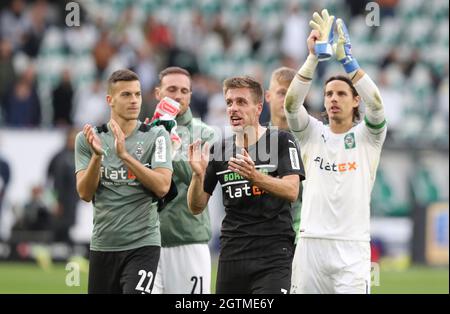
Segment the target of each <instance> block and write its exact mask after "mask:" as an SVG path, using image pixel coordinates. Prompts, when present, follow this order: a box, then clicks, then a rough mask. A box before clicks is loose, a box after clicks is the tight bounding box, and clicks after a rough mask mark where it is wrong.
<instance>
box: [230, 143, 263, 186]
mask: <svg viewBox="0 0 450 314" xmlns="http://www.w3.org/2000/svg"><path fill="white" fill-rule="evenodd" d="M241 152H242V154H236V158H233V157H231V158H230V161H229V162H228V169H229V170H231V171H234V172H236V173H237V174H239V175H241V176H243V177H244V178H246V179H248V180H249V181H254V180H255V177H256V175H257V171H256V168H255V162H254V161H253V160H252V158H251V157H250V155H249V154H248V152H247V151H246V150H245V149H244V148H243V149H242V151H241Z"/></svg>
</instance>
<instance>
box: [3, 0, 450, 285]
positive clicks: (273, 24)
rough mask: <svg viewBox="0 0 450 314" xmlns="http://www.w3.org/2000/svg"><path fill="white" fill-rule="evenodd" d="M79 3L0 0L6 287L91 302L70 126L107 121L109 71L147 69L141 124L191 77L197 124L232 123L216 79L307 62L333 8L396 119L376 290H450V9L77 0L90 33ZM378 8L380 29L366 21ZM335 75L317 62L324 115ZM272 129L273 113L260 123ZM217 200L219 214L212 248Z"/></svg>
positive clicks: (392, 2) (376, 198) (376, 240)
mask: <svg viewBox="0 0 450 314" xmlns="http://www.w3.org/2000/svg"><path fill="white" fill-rule="evenodd" d="M69 2H70V1H51V0H36V1H25V0H8V1H2V2H1V3H0V105H1V110H0V156H1V157H0V160H3V161H4V162H3V163H1V162H0V209H1V210H0V293H85V292H86V287H87V282H86V272H85V271H86V267H87V265H86V264H85V262H84V261H83V260H82V259H81V258H80V257H82V256H86V254H87V248H88V242H89V237H90V231H91V227H92V209H91V205H90V204H87V203H84V202H82V201H79V200H78V199H76V195H75V194H74V193H73V191H74V188H73V184H74V181H73V180H74V179H73V175H72V174H73V164H72V163H71V160H72V158H73V151H72V149H71V140H70V139H71V137H70V134H71V132H70V130H72V129H77V128H79V127H80V126H82V125H83V124H84V123H91V124H94V125H96V124H101V123H103V122H104V121H106V120H107V119H108V116H109V111H108V107H107V106H106V104H105V102H104V95H105V90H104V85H103V82H104V80H105V79H106V78H107V77H108V75H109V74H110V73H111V72H112V71H114V70H115V69H118V68H124V67H126V68H131V69H133V70H135V71H136V72H137V73H138V74H139V75H140V78H141V83H142V88H143V93H144V106H143V107H144V108H143V112H142V115H141V117H142V118H145V117H148V116H151V115H152V113H153V109H154V106H155V99H154V97H153V88H154V85H155V83H156V81H157V74H158V72H159V71H160V70H161V69H163V68H164V67H166V66H169V65H178V66H182V67H185V68H187V69H189V71H190V72H191V73H192V74H193V98H192V104H191V107H192V110H193V112H194V114H195V115H196V116H199V117H201V118H202V119H203V120H204V121H206V122H207V123H209V124H211V125H216V126H221V125H225V124H226V123H227V122H226V120H225V104H224V101H223V99H222V94H221V81H222V80H223V79H224V78H225V77H228V76H231V75H238V74H249V75H252V76H254V77H256V78H258V79H259V80H260V81H261V83H263V84H264V86H266V87H267V84H268V79H269V76H270V73H271V71H272V70H273V69H275V68H277V67H279V66H281V65H286V66H290V67H293V68H298V67H299V65H300V64H301V62H303V60H304V59H305V57H306V54H307V50H306V47H305V41H306V37H307V35H308V33H309V27H308V21H309V19H310V16H311V15H312V13H313V12H314V11H319V10H321V9H322V8H327V9H328V10H329V11H330V12H332V14H334V15H336V16H339V17H341V18H343V19H344V21H346V22H347V25H348V26H349V30H350V34H351V37H352V43H353V47H354V48H353V50H354V55H355V56H356V57H357V59H358V61H359V63H360V64H361V66H362V67H363V68H364V69H365V70H366V72H368V73H369V74H370V76H371V77H372V78H373V79H374V81H375V82H376V83H377V84H378V86H379V88H380V91H381V94H382V96H383V99H384V103H385V109H386V115H387V120H388V123H389V132H388V137H387V140H386V143H385V146H384V150H383V153H382V158H381V164H380V167H379V172H378V176H377V181H376V184H375V187H374V190H373V194H372V258H373V261H374V262H376V263H377V265H378V266H379V268H380V286H378V287H373V292H374V293H448V291H449V289H448V237H449V217H448V213H449V201H448V199H449V195H448V193H449V192H448V190H449V179H448V173H449V137H448V136H449V129H448V123H449V85H448V84H449V81H448V78H449V75H448V65H449V62H448V60H449V57H448V47H449V36H448V29H449V20H448V12H449V3H448V1H447V0H430V1H421V0H378V1H374V2H371V3H369V2H368V1H365V0H361V1H360V0H320V1H311V0H228V1H219V0H164V1H163V0H136V1H131V0H85V1H81V0H80V1H73V2H71V4H72V5H73V4H75V7H76V6H77V5H79V7H80V10H81V12H80V13H81V15H80V21H79V22H80V23H79V26H76V25H75V26H74V25H72V26H68V25H67V22H68V21H69V22H70V21H72V22H77V21H76V16H75V17H74V16H72V19H68V20H67V19H66V17H67V18H69V16H68V14H69V13H71V12H75V11H73V9H72V10H67V11H66V4H68V3H69ZM374 4H375V5H376V6H375V9H373V8H374V6H373V5H374ZM366 5H369V6H368V7H367V8H369V10H366ZM72 8H73V6H72ZM370 8H372V9H370ZM378 9H379V11H378ZM374 10H375V11H374ZM377 13H379V16H378V17H379V25H378V26H376V25H375V26H369V25H370V22H368V21H369V20H370V16H372V17H373V15H374V14H375V20H373V19H372V21H375V22H376V17H377V15H376V14H377ZM368 23H369V24H368ZM337 72H342V70H341V68H340V66H339V64H338V63H337V62H327V63H324V64H320V66H319V69H318V73H317V74H316V77H315V80H314V86H313V89H312V91H311V93H310V95H309V97H308V98H307V106H308V107H309V110H310V112H312V113H313V114H319V113H320V112H321V111H322V106H323V103H322V101H323V100H322V89H321V88H322V84H323V81H324V79H325V78H326V77H328V76H329V75H330V74H331V73H333V74H335V73H337ZM269 119H270V112H269V110H268V108H267V106H266V107H265V110H264V113H263V116H262V117H261V120H262V122H266V121H269ZM54 156H57V157H56V158H54ZM52 160H53V162H51V161H52ZM5 164H8V165H9V166H8V169H9V171H7V167H6V166H5ZM8 173H9V175H8ZM2 191H5V193H4V195H2ZM215 194H217V193H215ZM2 197H3V202H1V198H2ZM220 202H221V200H220V197H217V196H215V197H214V198H213V199H212V201H211V204H210V213H211V216H212V222H213V227H214V236H213V239H212V240H211V243H210V246H211V249H212V251H213V253H215V254H217V250H218V234H219V228H220V220H221V218H222V217H223V208H222V207H221V205H220V204H221V203H220ZM70 204H76V206H72V207H71V206H70ZM65 230H69V232H68V233H67V232H65ZM68 261H74V262H76V263H78V264H77V265H80V266H81V277H80V286H75V287H73V286H72V287H70V286H67V285H66V277H67V274H68V273H69V271H68V270H66V269H65V267H66V265H67V264H66V263H67V262H68ZM213 272H214V271H213ZM213 277H215V275H214V274H213Z"/></svg>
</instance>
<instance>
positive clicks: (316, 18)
mask: <svg viewBox="0 0 450 314" xmlns="http://www.w3.org/2000/svg"><path fill="white" fill-rule="evenodd" d="M309 25H310V26H311V27H312V28H313V29H316V30H318V31H319V32H320V38H319V39H318V40H317V41H316V44H315V47H314V51H315V54H316V56H317V58H318V59H319V61H325V60H328V59H330V58H331V56H332V55H333V49H332V46H331V45H332V43H333V26H334V16H333V15H331V16H330V15H329V14H328V10H327V9H323V10H322V16H320V14H319V13H317V12H314V14H313V20H312V21H310V22H309Z"/></svg>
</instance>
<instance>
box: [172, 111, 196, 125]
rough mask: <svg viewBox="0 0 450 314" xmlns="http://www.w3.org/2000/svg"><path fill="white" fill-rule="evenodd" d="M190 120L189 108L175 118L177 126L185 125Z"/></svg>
mask: <svg viewBox="0 0 450 314" xmlns="http://www.w3.org/2000/svg"><path fill="white" fill-rule="evenodd" d="M191 120H192V112H191V108H188V109H187V110H186V112H185V113H183V114H182V115H181V116H177V118H176V121H177V124H178V125H186V124H188V123H189V122H191Z"/></svg>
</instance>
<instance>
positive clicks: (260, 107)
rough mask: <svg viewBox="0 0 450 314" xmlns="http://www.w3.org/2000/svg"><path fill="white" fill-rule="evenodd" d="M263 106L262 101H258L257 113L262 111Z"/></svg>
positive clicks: (259, 113)
mask: <svg viewBox="0 0 450 314" xmlns="http://www.w3.org/2000/svg"><path fill="white" fill-rule="evenodd" d="M263 106H264V103H263V102H260V103H258V115H261V113H262V111H263Z"/></svg>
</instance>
